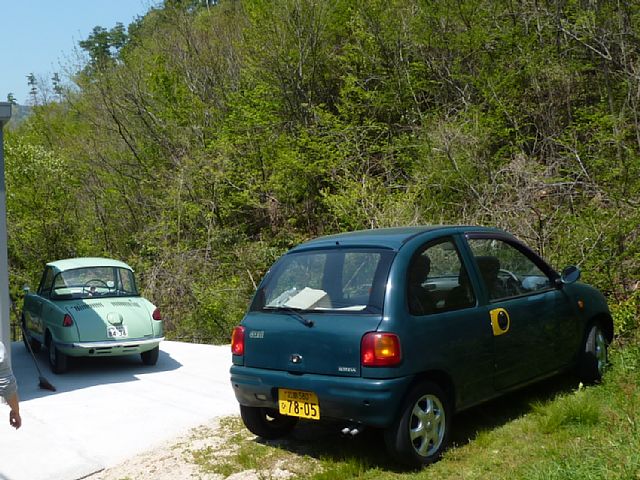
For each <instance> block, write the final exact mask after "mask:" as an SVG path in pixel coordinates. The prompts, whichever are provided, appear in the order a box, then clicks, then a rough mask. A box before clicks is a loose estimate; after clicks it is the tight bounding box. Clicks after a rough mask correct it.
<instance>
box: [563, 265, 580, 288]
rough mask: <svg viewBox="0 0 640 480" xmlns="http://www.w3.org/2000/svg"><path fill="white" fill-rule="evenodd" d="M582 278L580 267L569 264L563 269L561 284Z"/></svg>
mask: <svg viewBox="0 0 640 480" xmlns="http://www.w3.org/2000/svg"><path fill="white" fill-rule="evenodd" d="M579 278H580V269H579V268H578V267H576V266H575V265H569V266H568V267H567V268H565V269H564V270H562V275H560V282H561V285H568V284H570V283H574V282H577V281H578V279H579Z"/></svg>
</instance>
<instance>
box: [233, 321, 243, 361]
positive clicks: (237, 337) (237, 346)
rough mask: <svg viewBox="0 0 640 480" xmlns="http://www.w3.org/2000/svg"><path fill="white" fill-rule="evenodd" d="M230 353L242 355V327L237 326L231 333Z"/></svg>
mask: <svg viewBox="0 0 640 480" xmlns="http://www.w3.org/2000/svg"><path fill="white" fill-rule="evenodd" d="M231 353H233V354H234V355H244V327H241V326H237V327H235V328H234V329H233V333H232V334H231Z"/></svg>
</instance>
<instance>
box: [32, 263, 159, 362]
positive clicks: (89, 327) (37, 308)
mask: <svg viewBox="0 0 640 480" xmlns="http://www.w3.org/2000/svg"><path fill="white" fill-rule="evenodd" d="M26 290H27V291H26V296H25V299H24V307H23V309H22V318H21V321H22V327H23V339H24V341H25V344H29V346H31V348H32V349H33V350H34V351H38V350H40V347H41V346H42V345H44V346H45V347H46V348H47V350H48V354H49V355H48V358H49V364H50V366H51V369H52V371H53V372H54V373H63V372H65V371H66V370H67V368H68V357H83V356H85V357H102V356H115V355H129V354H140V356H141V358H142V362H143V363H144V364H145V365H155V364H156V362H157V361H158V354H159V344H160V342H161V341H162V340H163V339H164V338H163V325H162V316H161V315H160V310H158V309H157V308H156V307H155V306H154V305H153V304H152V303H151V302H149V301H148V300H147V299H145V298H143V297H141V296H140V294H139V293H138V288H137V286H136V281H135V277H134V274H133V269H132V268H131V267H130V266H129V265H127V264H126V263H123V262H120V261H118V260H111V259H108V258H70V259H66V260H59V261H56V262H51V263H47V265H46V266H45V269H44V272H43V274H42V279H41V280H40V285H39V286H38V290H37V291H36V292H30V291H29V290H28V289H26Z"/></svg>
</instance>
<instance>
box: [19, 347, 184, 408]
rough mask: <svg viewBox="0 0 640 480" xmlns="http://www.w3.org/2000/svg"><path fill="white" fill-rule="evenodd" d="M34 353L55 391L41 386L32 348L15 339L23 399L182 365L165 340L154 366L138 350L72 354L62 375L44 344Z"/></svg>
mask: <svg viewBox="0 0 640 480" xmlns="http://www.w3.org/2000/svg"><path fill="white" fill-rule="evenodd" d="M35 356H36V360H37V362H38V366H39V367H40V371H41V372H42V375H43V376H44V377H45V378H46V379H47V380H48V381H49V383H51V384H53V385H54V386H55V387H56V391H55V392H51V391H49V390H42V389H40V388H39V387H38V372H37V370H36V367H35V366H34V363H33V360H32V358H31V356H30V355H29V352H28V351H27V349H26V347H25V346H24V344H23V343H22V342H13V343H12V345H11V359H12V364H13V373H14V375H15V377H16V380H17V381H18V388H19V393H20V399H21V400H22V401H27V400H31V399H35V398H40V397H44V396H47V395H56V394H60V393H64V392H69V391H72V390H79V389H82V388H87V387H93V386H95V385H105V384H109V383H123V382H132V381H137V380H139V376H140V375H145V374H149V373H156V372H164V371H169V370H175V369H177V368H179V367H180V366H181V364H180V363H179V362H177V361H176V360H174V359H173V358H171V356H170V355H169V354H168V353H166V352H163V351H162V344H161V345H160V355H159V356H158V363H157V364H156V365H154V366H147V365H143V364H142V361H141V359H140V355H138V354H135V355H126V356H122V357H99V358H96V357H86V358H71V357H70V361H71V363H70V364H69V370H68V371H67V372H66V373H64V374H61V375H56V374H54V373H52V372H51V369H50V368H49V365H48V362H47V350H46V349H44V348H43V349H42V351H41V352H39V353H36V355H35Z"/></svg>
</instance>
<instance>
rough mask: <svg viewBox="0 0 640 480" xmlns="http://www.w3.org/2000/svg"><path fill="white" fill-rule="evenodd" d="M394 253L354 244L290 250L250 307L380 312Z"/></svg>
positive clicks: (277, 264)
mask: <svg viewBox="0 0 640 480" xmlns="http://www.w3.org/2000/svg"><path fill="white" fill-rule="evenodd" d="M393 255H394V252H392V251H391V250H382V249H349V248H338V249H330V250H312V251H305V252H299V253H291V254H288V255H285V256H284V257H282V258H281V259H280V260H279V261H278V262H277V263H276V264H275V265H274V267H273V268H272V269H271V271H270V272H269V273H268V274H267V276H266V277H265V279H264V282H263V283H262V285H261V287H260V289H259V290H258V292H257V293H256V296H255V297H254V301H253V303H252V305H251V310H270V309H271V310H278V309H295V310H302V311H318V312H322V311H334V312H362V313H381V312H382V307H383V301H384V291H385V285H386V282H387V276H388V274H389V267H390V265H391V260H392V259H393Z"/></svg>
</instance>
